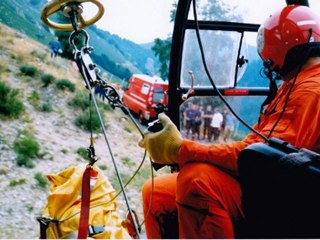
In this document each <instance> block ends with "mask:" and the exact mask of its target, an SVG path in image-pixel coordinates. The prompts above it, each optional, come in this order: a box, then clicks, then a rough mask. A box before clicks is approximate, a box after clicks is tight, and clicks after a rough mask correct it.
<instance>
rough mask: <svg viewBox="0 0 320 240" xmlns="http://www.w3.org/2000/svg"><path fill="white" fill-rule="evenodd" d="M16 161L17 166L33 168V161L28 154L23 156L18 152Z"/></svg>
mask: <svg viewBox="0 0 320 240" xmlns="http://www.w3.org/2000/svg"><path fill="white" fill-rule="evenodd" d="M16 163H17V165H18V166H25V167H27V168H34V163H33V162H32V160H31V159H30V158H29V157H28V156H24V155H21V154H18V156H17V159H16Z"/></svg>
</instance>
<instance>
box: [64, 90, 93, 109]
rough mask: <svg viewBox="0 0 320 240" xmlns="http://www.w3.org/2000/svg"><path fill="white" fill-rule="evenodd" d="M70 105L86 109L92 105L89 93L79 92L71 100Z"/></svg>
mask: <svg viewBox="0 0 320 240" xmlns="http://www.w3.org/2000/svg"><path fill="white" fill-rule="evenodd" d="M69 105H70V106H72V107H75V108H80V109H82V110H83V111H85V110H86V109H88V108H89V107H90V100H89V93H88V94H85V93H84V92H78V93H77V94H76V95H75V96H74V98H72V99H71V101H69Z"/></svg>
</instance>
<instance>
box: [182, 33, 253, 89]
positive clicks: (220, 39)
mask: <svg viewBox="0 0 320 240" xmlns="http://www.w3.org/2000/svg"><path fill="white" fill-rule="evenodd" d="M200 38H201V41H202V44H203V48H204V52H205V57H206V62H207V65H208V69H209V72H210V74H211V75H212V78H213V81H214V82H215V84H216V85H217V86H218V87H233V86H235V85H236V83H237V81H238V80H239V79H240V78H241V76H242V75H243V73H244V69H245V68H246V64H245V62H244V64H242V65H241V67H238V72H237V73H238V76H237V80H236V81H235V74H236V68H235V66H236V62H237V57H238V49H239V45H240V38H241V33H239V32H232V31H209V30H202V31H200ZM240 57H242V58H243V60H244V61H245V60H246V59H247V58H248V57H247V49H246V46H245V44H242V48H241V52H240ZM189 71H192V72H193V74H194V77H195V83H194V87H195V88H201V87H205V88H212V85H211V83H210V81H209V79H208V77H207V75H206V73H205V70H204V67H203V62H202V60H201V54H200V50H199V45H198V41H197V37H196V32H195V31H194V30H190V29H188V30H187V31H186V34H185V41H184V46H183V55H182V67H181V81H180V86H181V87H182V88H186V87H190V86H191V80H190V77H189V76H188V72H189Z"/></svg>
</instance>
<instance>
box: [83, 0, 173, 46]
mask: <svg viewBox="0 0 320 240" xmlns="http://www.w3.org/2000/svg"><path fill="white" fill-rule="evenodd" d="M100 2H102V3H103V5H104V7H105V14H104V16H103V17H102V19H100V20H99V21H98V22H97V23H96V25H97V26H98V27H99V28H102V29H104V30H107V31H109V32H111V33H113V34H117V35H119V36H120V37H123V38H127V39H129V40H131V41H134V42H136V43H149V42H152V41H153V40H154V39H155V38H162V39H164V38H166V37H167V36H168V34H169V33H172V31H173V23H170V11H171V9H172V3H174V0H100ZM84 7H85V6H84ZM93 11H94V10H93Z"/></svg>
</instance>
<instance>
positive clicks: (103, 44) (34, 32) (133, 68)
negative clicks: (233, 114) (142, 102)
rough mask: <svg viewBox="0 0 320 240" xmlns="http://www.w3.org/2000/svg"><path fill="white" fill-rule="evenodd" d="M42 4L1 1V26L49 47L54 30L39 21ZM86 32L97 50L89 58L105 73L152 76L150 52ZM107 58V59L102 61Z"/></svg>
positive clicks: (154, 62)
mask: <svg viewBox="0 0 320 240" xmlns="http://www.w3.org/2000/svg"><path fill="white" fill-rule="evenodd" d="M45 3H46V0H2V1H0V22H2V23H4V24H6V25H8V26H10V27H12V28H15V29H17V30H19V31H20V32H22V33H24V34H26V35H27V36H30V37H32V38H33V39H35V40H37V41H39V42H42V43H43V44H46V45H48V44H49V43H50V42H51V41H52V40H53V35H52V33H53V30H50V29H49V28H48V27H47V26H45V25H44V24H43V23H42V22H41V20H40V14H41V9H42V8H43V6H44V4H45ZM86 30H87V31H88V33H89V35H90V45H91V46H93V47H94V49H96V50H95V51H94V55H93V57H92V58H93V60H95V61H96V60H99V61H100V64H99V65H100V66H102V67H103V68H104V69H106V70H108V71H109V72H110V71H112V68H113V66H114V65H119V66H122V67H123V68H125V69H127V70H128V71H129V74H127V75H131V74H132V73H147V74H152V75H153V74H155V69H157V68H158V66H159V62H158V60H157V59H156V58H155V56H154V54H153V52H152V50H151V48H145V47H144V46H140V45H138V44H135V43H133V42H131V41H129V40H126V39H122V38H120V37H119V36H117V35H113V34H110V33H109V32H107V31H103V30H101V29H98V28H97V27H95V26H90V27H88V28H87V29H86ZM106 57H107V59H104V58H106ZM106 62H112V63H113V64H114V65H113V64H112V66H107V65H106ZM111 73H112V72H111ZM113 74H116V72H115V73H113ZM128 77H129V76H126V78H128ZM125 80H128V79H125Z"/></svg>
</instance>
